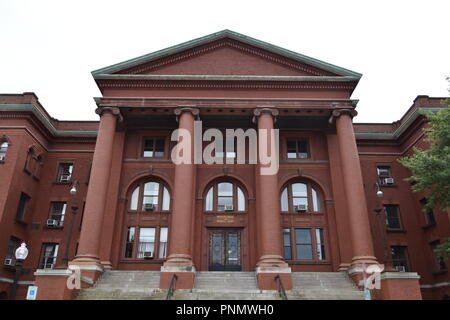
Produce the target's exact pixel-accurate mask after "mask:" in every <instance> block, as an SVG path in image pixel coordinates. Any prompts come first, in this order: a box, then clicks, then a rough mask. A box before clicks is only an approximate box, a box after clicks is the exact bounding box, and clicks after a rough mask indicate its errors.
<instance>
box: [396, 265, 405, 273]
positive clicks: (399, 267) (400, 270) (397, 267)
mask: <svg viewBox="0 0 450 320" xmlns="http://www.w3.org/2000/svg"><path fill="white" fill-rule="evenodd" d="M395 269H396V270H397V271H398V272H406V268H405V266H396V267H395Z"/></svg>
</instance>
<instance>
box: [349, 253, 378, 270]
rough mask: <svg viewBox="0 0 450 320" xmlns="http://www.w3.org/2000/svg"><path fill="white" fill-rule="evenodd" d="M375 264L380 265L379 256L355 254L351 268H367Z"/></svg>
mask: <svg viewBox="0 0 450 320" xmlns="http://www.w3.org/2000/svg"><path fill="white" fill-rule="evenodd" d="M374 264H375V265H379V263H378V261H377V258H375V257H374V256H354V257H353V258H352V264H351V268H352V269H354V268H359V267H363V268H366V267H368V266H370V265H374Z"/></svg>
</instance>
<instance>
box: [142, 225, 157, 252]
mask: <svg viewBox="0 0 450 320" xmlns="http://www.w3.org/2000/svg"><path fill="white" fill-rule="evenodd" d="M154 249H155V228H141V230H140V232H139V252H138V258H144V257H146V256H149V255H150V254H151V253H154Z"/></svg>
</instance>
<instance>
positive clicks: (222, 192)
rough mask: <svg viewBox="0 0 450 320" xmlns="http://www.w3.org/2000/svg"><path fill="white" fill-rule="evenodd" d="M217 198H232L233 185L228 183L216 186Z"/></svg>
mask: <svg viewBox="0 0 450 320" xmlns="http://www.w3.org/2000/svg"><path fill="white" fill-rule="evenodd" d="M218 188H219V196H232V195H233V184H231V183H228V182H223V183H219V184H218Z"/></svg>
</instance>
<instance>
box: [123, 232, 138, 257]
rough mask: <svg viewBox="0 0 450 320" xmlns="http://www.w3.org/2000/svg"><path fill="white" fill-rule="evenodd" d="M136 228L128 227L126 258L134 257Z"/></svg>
mask: <svg viewBox="0 0 450 320" xmlns="http://www.w3.org/2000/svg"><path fill="white" fill-rule="evenodd" d="M135 230H136V228H135V227H128V230H127V242H126V244H125V258H132V257H133V247H134V235H135Z"/></svg>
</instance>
